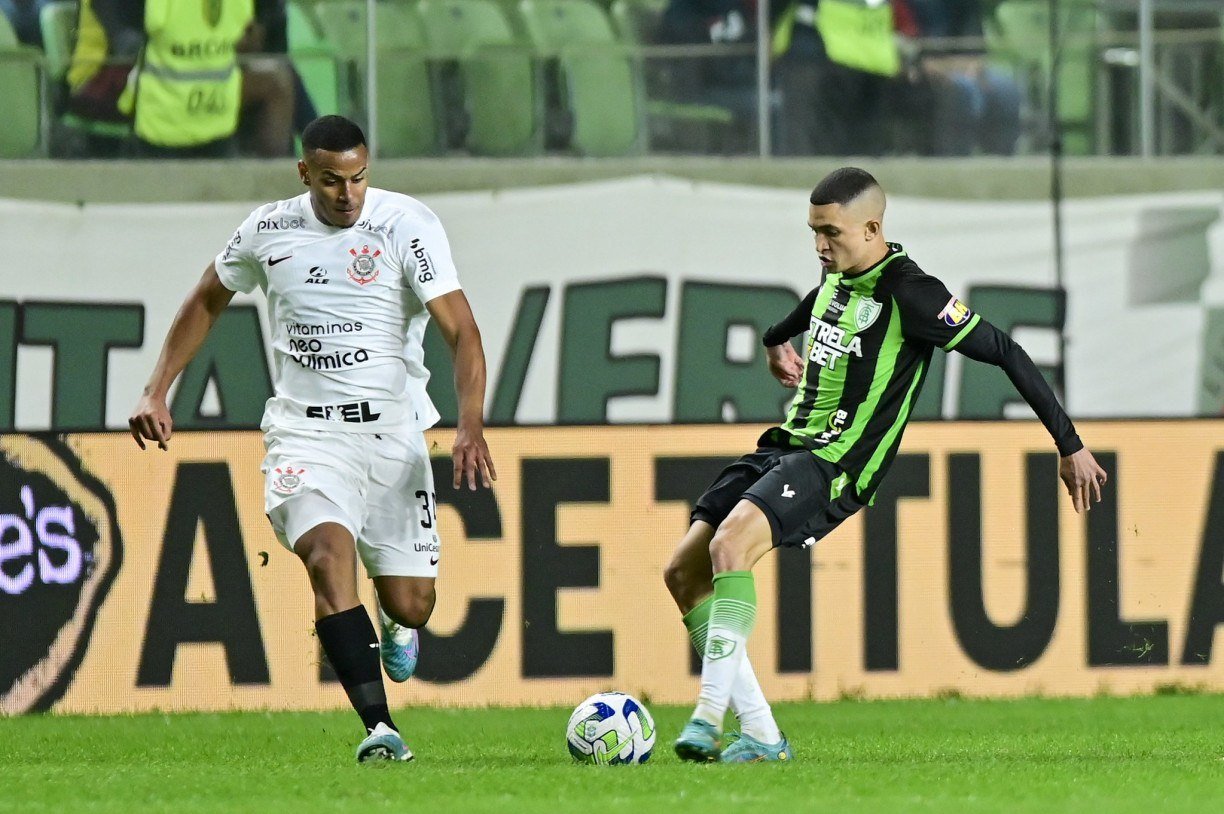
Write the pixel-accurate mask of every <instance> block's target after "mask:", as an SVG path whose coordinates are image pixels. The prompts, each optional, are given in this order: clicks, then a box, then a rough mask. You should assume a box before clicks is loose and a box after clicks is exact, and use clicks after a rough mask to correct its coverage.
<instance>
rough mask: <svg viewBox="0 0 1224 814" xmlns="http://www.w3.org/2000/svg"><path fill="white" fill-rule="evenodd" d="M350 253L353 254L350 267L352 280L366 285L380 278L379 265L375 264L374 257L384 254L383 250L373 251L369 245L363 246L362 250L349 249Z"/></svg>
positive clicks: (349, 273) (349, 274) (349, 271)
mask: <svg viewBox="0 0 1224 814" xmlns="http://www.w3.org/2000/svg"><path fill="white" fill-rule="evenodd" d="M349 254H351V255H353V262H352V263H350V264H349V267H348V276H349V279H350V280H352V281H353V282H355V283H357V284H358V285H365V284H366V283H372V282H374V281H375V280H377V279H378V266H376V265H375V264H374V259H375V258H377V257H378V256H379V255H380V254H382V250H380V249H375V250H374V251H372V252H371V251H370V247H369V246H362V247H361V251H357V250H356V249H349Z"/></svg>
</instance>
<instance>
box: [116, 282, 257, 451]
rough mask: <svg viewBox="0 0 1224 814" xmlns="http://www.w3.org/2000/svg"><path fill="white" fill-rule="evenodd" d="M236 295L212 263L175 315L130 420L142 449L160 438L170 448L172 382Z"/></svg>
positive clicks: (133, 434) (159, 441)
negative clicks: (149, 442) (168, 444)
mask: <svg viewBox="0 0 1224 814" xmlns="http://www.w3.org/2000/svg"><path fill="white" fill-rule="evenodd" d="M233 297H234V292H233V291H230V290H229V289H228V288H226V287H225V286H224V285H222V284H221V280H220V278H219V277H217V269H216V266H215V265H214V264H213V263H209V264H208V268H207V269H206V270H205V271H204V276H203V277H201V278H200V282H199V283H197V284H196V287H195V288H194V289H192V291H191V293H190V294H188V295H187V299H186V300H184V301H183V305H182V306H181V307H180V308H179V311H178V314H176V315H175V317H174V322H173V323H171V325H170V331H169V333H167V334H166V341H165V342H164V343H163V344H162V350H161V355H160V356H159V357H158V359H157V364H156V365H155V366H154V368H153V375H152V376H150V377H149V383H148V384H146V385H145V388H144V391H143V392H142V393H141V396H140V401H138V402H137V403H136V409H135V410H133V411H132V417H131V418H129V419H128V427H129V428H130V429H131V431H132V437H133V438H135V439H136V443H137V444H139V445H140V448H141V449H144V448H145V443H144V442H145V439H146V438H147V439H148V440H150V441H156V442H157V446H158V447H160V448H161V449H166V448H167V443H168V442H169V441H170V434H171V432H172V431H173V429H174V422H173V420H172V419H171V418H170V409H169V408H168V407H167V406H166V394H167V393H168V392H169V391H170V385H171V383H173V382H174V380H175V378H176V377H177V376H178V375H179V373H182V372H183V368H184V367H186V366H187V363H188V362H190V361H191V358H192V357H193V356H195V355H196V353H197V352H198V351H199V350H200V346H201V345H202V344H204V339H205V337H207V336H208V332H209V331H210V330H212V326H213V323H215V322H216V321H217V317H218V316H220V315H221V312H222V311H224V310H225V307H226V306H227V305H229V302H230V300H231V299H233Z"/></svg>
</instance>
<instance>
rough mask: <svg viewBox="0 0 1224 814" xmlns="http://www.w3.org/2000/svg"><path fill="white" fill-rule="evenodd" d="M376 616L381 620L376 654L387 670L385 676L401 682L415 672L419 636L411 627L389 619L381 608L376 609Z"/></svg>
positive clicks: (398, 682) (419, 643) (418, 654)
mask: <svg viewBox="0 0 1224 814" xmlns="http://www.w3.org/2000/svg"><path fill="white" fill-rule="evenodd" d="M378 618H379V620H380V621H381V622H382V636H381V639H382V641H381V642H380V643H379V646H378V654H379V656H381V657H382V664H383V669H384V670H386V671H387V678H389V679H391V680H392V681H394V682H395V683H397V684H402V683H403V682H405V681H407V680H408V679H410V678H412V674H413V673H415V672H416V666H417V657H418V656H420V654H421V640H420V637H419V636H418V635H417V632H416V630H414V629H413V628H410V627H404V626H402V625H398V624H396V623H395V622H393V621H391V618H390V617H389V616H387V614H385V613H383V611H382V608H379V609H378Z"/></svg>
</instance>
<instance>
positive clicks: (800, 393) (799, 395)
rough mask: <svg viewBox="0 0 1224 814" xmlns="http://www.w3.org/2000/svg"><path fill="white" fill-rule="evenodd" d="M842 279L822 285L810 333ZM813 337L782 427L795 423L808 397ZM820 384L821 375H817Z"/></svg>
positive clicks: (837, 277) (832, 276) (832, 278)
mask: <svg viewBox="0 0 1224 814" xmlns="http://www.w3.org/2000/svg"><path fill="white" fill-rule="evenodd" d="M840 279H841V274H830V275H828V276H827V277H825V279H824V282H823V283H821V285H820V292H819V293H818V294H817V295H816V302H814V303H812V314H811V315H810V316H809V317H808V326H809V331H810V330H811V327H810V326H811V323H812V318H813V317H815V318H816V319H820V317H821V316H822V315H823V314H824V312H825V311H827V310H828V308H829V303H830V302H831V301H832V300H833V297H834V295H835V294H837V282H838V281H839V280H840ZM812 342H813V340H812V337H811V335H810V334H809V336H808V341H807V344H806V345H804V346H803V378H802V379H801V380H800V381H799V387H798V388H797V389H796V390H795V397H794V398H793V399H791V404H790V408H789V409H788V410H787V411H786V420H785V421H783V422H782V426H784V427H790V426H793V425H794V423H795V418H796V417H797V416H798V415H799V408H800V407H802V406H803V401H804V399H805V398H806V397H807V385H808V372H809V371H810V370H811V369H812V366H811V365H810V364H808V360H810V359H811V357H812ZM816 376H817V381H818V382H819V377H820V373H819V371H818V372H817V374H816Z"/></svg>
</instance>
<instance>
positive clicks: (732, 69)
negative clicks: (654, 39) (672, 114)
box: [658, 0, 757, 115]
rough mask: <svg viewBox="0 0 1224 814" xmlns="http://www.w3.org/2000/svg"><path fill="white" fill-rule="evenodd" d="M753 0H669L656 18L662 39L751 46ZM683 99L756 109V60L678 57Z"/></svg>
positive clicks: (740, 109) (737, 109)
mask: <svg viewBox="0 0 1224 814" xmlns="http://www.w3.org/2000/svg"><path fill="white" fill-rule="evenodd" d="M756 14H757V12H756V2H755V0H671V2H670V3H669V4H668V6H667V9H666V10H665V11H664V12H663V17H662V19H661V20H660V21H659V30H658V39H659V42H661V43H669V44H670V43H674V44H701V43H705V44H714V45H745V44H747V45H752V44H754V43H755V42H756V37H757V31H756ZM676 73H677V77H678V78H680V77H682V79H681V85H682V88H683V90H685V91H688V93H686V94H685V99H686V101H700V102H705V103H708V104H715V105H719V106H720V107H725V108H728V109H730V110H732V111H734V112H736V113H737V114H747V115H751V114H752V113H753V111H754V110H755V109H756V58H755V57H754V56H734V57H728V56H725V55H724V56H719V57H711V58H702V59H685V60H677V66H676Z"/></svg>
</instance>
